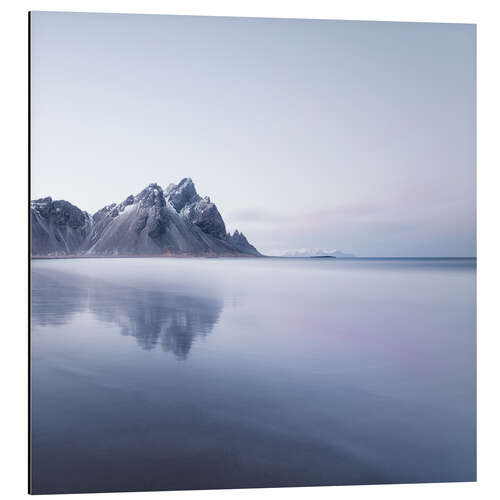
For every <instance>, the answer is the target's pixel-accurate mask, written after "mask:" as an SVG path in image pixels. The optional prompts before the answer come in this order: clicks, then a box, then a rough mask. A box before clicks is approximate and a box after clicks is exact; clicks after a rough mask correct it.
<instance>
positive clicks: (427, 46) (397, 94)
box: [31, 12, 476, 256]
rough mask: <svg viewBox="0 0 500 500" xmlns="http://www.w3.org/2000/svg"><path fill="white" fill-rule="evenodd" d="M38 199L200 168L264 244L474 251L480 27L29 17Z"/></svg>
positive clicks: (72, 196) (235, 223)
mask: <svg viewBox="0 0 500 500" xmlns="http://www.w3.org/2000/svg"><path fill="white" fill-rule="evenodd" d="M31 30H32V38H31V40H32V60H31V63H32V66H31V70H32V71H31V78H32V120H31V124H32V198H39V197H43V196H52V197H53V198H54V199H66V200H68V201H70V202H72V203H74V204H75V205H77V206H78V207H80V208H81V209H84V210H87V211H89V212H91V213H92V212H94V211H96V210H97V209H99V208H101V207H102V206H104V205H106V204H109V203H112V202H120V201H122V200H123V199H124V198H126V197H127V196H128V195H129V194H136V193H137V192H139V191H140V190H141V189H142V188H143V187H144V186H146V185H147V184H149V183H151V182H157V183H159V184H160V185H162V186H166V185H167V184H169V183H170V182H178V181H179V180H180V179H181V178H183V177H191V178H192V179H193V181H194V182H195V184H196V187H197V189H198V192H199V193H200V194H201V195H202V196H204V195H210V197H211V198H212V201H214V202H215V203H216V204H217V207H218V208H219V210H220V212H221V213H222V215H223V217H224V220H225V221H226V224H227V226H228V229H230V230H234V229H236V228H238V229H240V230H242V231H243V232H244V233H245V234H246V235H247V237H248V239H249V240H250V241H251V242H252V243H253V244H255V246H256V247H257V248H258V249H259V250H261V251H262V252H264V253H275V252H279V251H284V250H290V249H297V248H323V249H336V248H337V249H341V250H343V251H346V252H352V253H355V254H356V255H359V256H475V254H476V138H475V137H476V136H475V134H476V77H475V66H476V55H475V54H476V28H475V26H474V25H463V24H428V23H388V22H358V21H313V20H284V19H244V18H220V17H219V18H217V17H185V16H148V15H117V14H75V13H50V12H34V13H33V14H32V23H31Z"/></svg>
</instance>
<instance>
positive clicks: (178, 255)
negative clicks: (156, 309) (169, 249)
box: [30, 253, 266, 260]
mask: <svg viewBox="0 0 500 500" xmlns="http://www.w3.org/2000/svg"><path fill="white" fill-rule="evenodd" d="M227 257H237V258H248V257H252V258H255V259H259V258H261V257H266V256H265V255H253V254H243V253H239V254H233V253H224V254H217V253H203V254H190V253H176V254H174V253H167V254H138V255H130V254H118V255H31V256H30V258H31V260H60V259H144V258H147V259H151V258H154V259H189V258H200V259H218V258H227Z"/></svg>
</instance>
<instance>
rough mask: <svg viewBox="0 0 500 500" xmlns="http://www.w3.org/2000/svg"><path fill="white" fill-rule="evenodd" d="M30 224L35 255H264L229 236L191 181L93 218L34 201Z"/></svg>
mask: <svg viewBox="0 0 500 500" xmlns="http://www.w3.org/2000/svg"><path fill="white" fill-rule="evenodd" d="M31 224H32V227H31V240H32V242H31V243H32V255H34V256H64V255H81V256H92V255H128V256H133V255H254V256H259V255H260V253H259V252H258V251H257V250H256V248H255V247H254V246H252V245H250V244H249V243H248V241H247V239H246V238H245V236H243V234H242V233H239V232H238V231H235V232H234V234H233V235H230V234H229V233H226V227H225V224H224V220H223V219H222V216H221V215H220V213H219V211H218V209H217V207H216V205H215V204H213V203H212V202H211V201H210V198H209V197H205V198H201V197H200V196H199V195H198V193H197V192H196V188H195V186H194V183H193V181H192V180H191V179H182V181H181V182H180V183H179V184H177V185H176V184H170V185H169V186H168V187H167V188H166V190H165V193H164V192H163V190H162V188H161V187H160V186H159V185H158V184H150V185H149V186H147V187H146V188H145V189H143V190H142V191H141V192H140V193H139V194H137V195H136V196H133V195H130V196H128V197H127V198H126V199H125V200H124V201H123V202H121V203H119V204H116V203H113V204H111V205H107V206H105V207H103V208H102V209H100V210H98V211H97V212H96V213H95V214H94V215H93V216H90V215H89V214H88V213H87V212H84V211H82V210H80V209H79V208H78V207H76V206H74V205H72V204H71V203H68V202H67V201H53V200H52V199H51V198H43V199H40V200H35V201H32V202H31Z"/></svg>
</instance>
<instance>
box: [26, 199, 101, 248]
mask: <svg viewBox="0 0 500 500" xmlns="http://www.w3.org/2000/svg"><path fill="white" fill-rule="evenodd" d="M92 226H93V223H92V217H91V216H90V215H89V214H88V213H87V212H83V211H82V210H80V209H79V208H78V207H75V206H74V205H72V204H71V203H68V202H67V201H63V200H59V201H53V200H52V198H50V197H47V198H41V199H39V200H35V201H32V202H31V241H32V253H33V255H70V254H77V253H80V251H81V249H82V248H84V247H85V242H86V241H87V238H88V237H89V235H90V233H91V231H92Z"/></svg>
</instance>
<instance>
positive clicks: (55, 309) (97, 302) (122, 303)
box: [32, 273, 223, 359]
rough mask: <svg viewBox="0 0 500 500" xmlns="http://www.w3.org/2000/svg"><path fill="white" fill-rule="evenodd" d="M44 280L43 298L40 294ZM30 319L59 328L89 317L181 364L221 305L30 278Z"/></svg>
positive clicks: (62, 278)
mask: <svg viewBox="0 0 500 500" xmlns="http://www.w3.org/2000/svg"><path fill="white" fill-rule="evenodd" d="M41 280H43V293H41ZM32 287H33V294H32V319H33V322H34V323H35V324H38V325H41V326H47V325H64V324H67V323H69V322H70V321H71V319H72V317H73V315H75V314H78V313H84V312H86V311H89V312H91V313H92V314H93V315H94V316H95V318H97V319H98V320H100V321H103V322H106V323H111V324H115V325H117V326H118V327H119V328H120V332H121V333H122V335H126V336H133V337H135V339H136V340H137V344H138V345H139V346H140V347H141V348H142V349H144V350H152V349H155V348H156V347H157V346H160V347H161V349H162V350H163V351H164V352H171V353H173V354H174V355H175V356H176V357H177V358H178V359H186V358H187V356H188V354H189V351H190V350H191V347H192V345H193V343H194V342H195V340H196V338H197V337H205V336H206V335H208V334H209V333H210V332H211V331H212V329H213V327H214V325H215V324H216V323H217V321H218V320H219V316H220V314H221V312H222V308H223V301H222V299H221V298H220V297H219V296H218V295H217V294H213V295H211V296H210V297H207V296H201V295H187V293H176V292H174V291H170V290H169V291H164V290H158V289H154V288H153V289H144V288H140V289H138V288H135V287H134V288H132V287H125V286H123V287H122V286H117V285H114V284H110V283H106V282H104V281H101V282H97V283H96V281H95V279H93V280H90V279H86V278H83V277H82V278H80V277H77V276H74V275H71V277H70V276H67V275H64V274H59V275H56V276H54V275H52V276H50V275H48V274H45V273H36V274H34V275H33V283H32Z"/></svg>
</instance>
